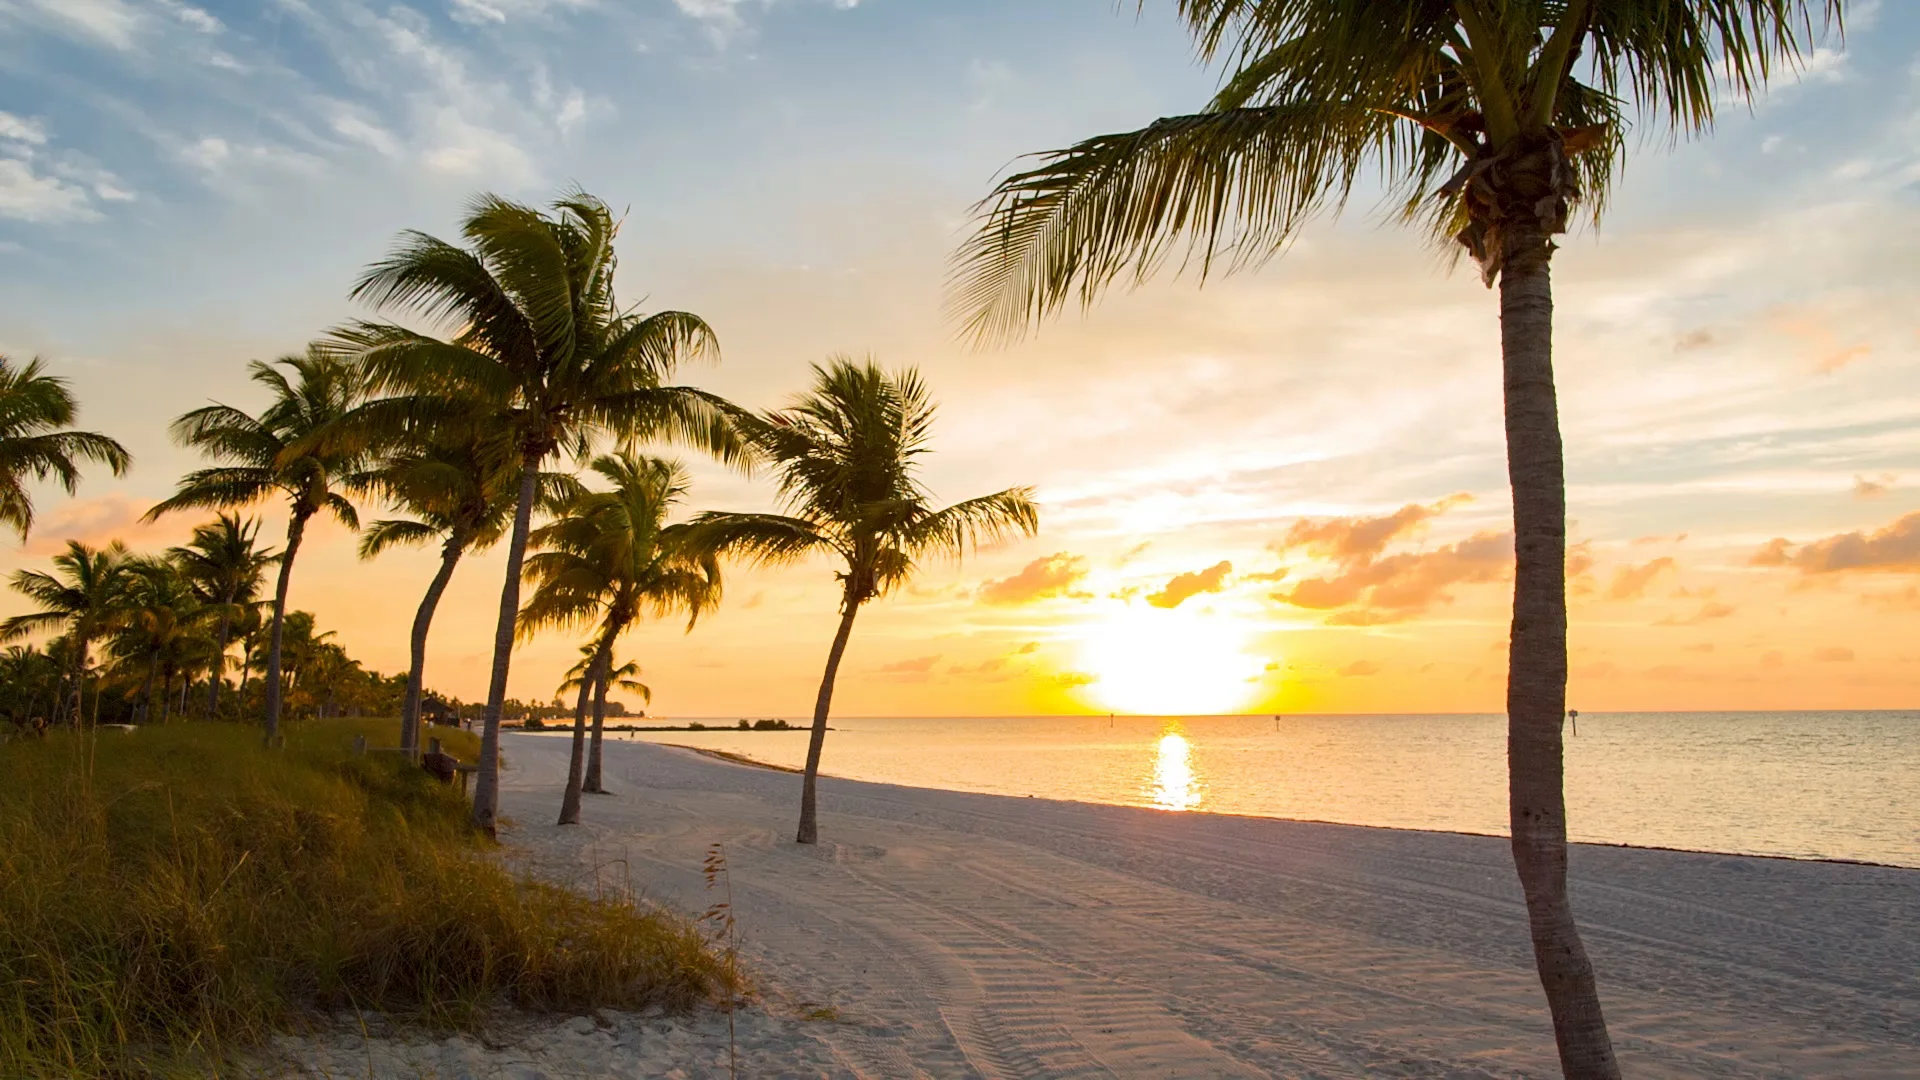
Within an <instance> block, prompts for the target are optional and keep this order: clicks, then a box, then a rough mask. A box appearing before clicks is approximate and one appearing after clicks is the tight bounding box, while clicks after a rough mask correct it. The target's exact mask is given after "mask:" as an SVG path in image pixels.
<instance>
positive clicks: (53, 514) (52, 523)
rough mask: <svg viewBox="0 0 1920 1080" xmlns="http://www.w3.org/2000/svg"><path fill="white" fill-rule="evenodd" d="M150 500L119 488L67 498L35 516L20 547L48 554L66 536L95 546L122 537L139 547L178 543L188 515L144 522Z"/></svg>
mask: <svg viewBox="0 0 1920 1080" xmlns="http://www.w3.org/2000/svg"><path fill="white" fill-rule="evenodd" d="M152 505H153V502H152V500H149V499H136V498H134V497H133V496H131V495H128V494H127V493H126V492H123V491H114V492H109V493H107V494H105V495H97V496H94V497H91V498H84V499H68V500H66V501H65V502H62V503H60V504H59V505H57V506H55V507H54V508H53V509H51V510H49V511H47V512H46V513H43V514H41V515H40V516H39V520H37V521H35V522H34V524H33V535H32V537H31V538H30V539H29V540H28V541H27V543H26V546H25V547H23V548H21V549H20V550H21V553H22V554H25V555H41V556H44V555H52V554H55V553H56V552H60V551H64V550H66V547H67V541H68V540H78V541H80V542H81V543H84V544H92V545H94V546H96V547H98V546H101V545H104V544H110V543H112V542H113V541H115V540H125V541H126V542H127V543H129V544H131V545H133V546H135V547H139V548H152V547H155V546H161V545H165V544H171V543H178V542H180V541H183V540H185V539H186V538H187V536H188V535H189V534H190V533H191V532H192V524H193V523H192V521H191V520H190V519H189V517H188V515H185V514H173V515H170V516H168V517H165V518H162V519H160V520H159V521H157V522H154V523H152V524H148V523H146V522H143V521H141V520H140V516H141V515H142V514H145V513H146V512H147V508H148V507H150V506H152Z"/></svg>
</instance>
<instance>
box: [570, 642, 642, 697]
mask: <svg viewBox="0 0 1920 1080" xmlns="http://www.w3.org/2000/svg"><path fill="white" fill-rule="evenodd" d="M599 651H600V647H599V645H598V644H597V643H594V642H588V643H587V644H585V645H582V646H580V661H579V663H576V664H574V665H573V666H572V667H570V668H568V669H567V672H566V675H565V677H564V678H563V679H562V681H561V683H560V686H559V688H558V689H557V690H556V691H555V692H556V693H558V694H560V695H562V696H564V695H565V694H566V692H567V691H569V690H578V689H580V686H581V684H582V683H583V682H584V681H585V679H586V677H587V668H588V667H590V666H592V664H593V659H594V657H595V656H596V655H597V654H598V653H599ZM642 674H643V672H642V671H641V670H640V661H638V660H627V661H624V662H623V661H621V660H620V659H619V658H618V657H616V656H608V657H607V672H606V676H607V677H606V679H605V680H603V681H604V682H606V684H607V686H608V688H609V689H612V688H615V687H618V688H619V689H621V690H624V691H626V692H627V693H629V694H633V695H635V696H637V697H639V699H640V700H641V701H644V702H647V703H649V704H651V703H652V702H653V687H651V686H648V685H647V684H646V683H643V682H641V681H640V676H641V675H642ZM559 700H560V699H555V704H558V703H559Z"/></svg>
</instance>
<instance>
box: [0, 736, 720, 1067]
mask: <svg viewBox="0 0 1920 1080" xmlns="http://www.w3.org/2000/svg"><path fill="white" fill-rule="evenodd" d="M397 731H398V725H397V724H396V723H395V722H394V721H390V720H389V721H379V720H330V721H315V722H307V723H303V724H294V725H290V726H289V728H288V729H287V733H286V734H287V739H286V746H285V748H284V749H283V750H277V751H276V750H269V749H266V748H265V747H263V746H262V745H261V740H260V736H259V732H258V731H257V729H254V728H251V727H241V726H236V725H230V724H198V723H196V724H176V725H171V726H158V727H149V728H143V729H141V730H139V731H136V732H131V733H126V732H120V731H114V730H105V731H101V732H98V733H83V734H69V733H56V734H53V735H50V736H49V737H47V738H46V739H45V740H31V741H20V742H14V743H11V744H6V745H0V777H4V778H5V779H4V782H0V1076H6V1077H10V1078H11V1077H21V1078H35V1080H38V1078H43V1077H45V1078H50V1077H113V1078H120V1077H176V1076H179V1077H184V1076H205V1075H222V1074H228V1075H230V1074H232V1071H233V1067H234V1062H235V1061H236V1060H239V1057H238V1056H239V1055H243V1054H244V1053H245V1052H246V1051H247V1050H248V1049H250V1048H252V1047H255V1046H257V1045H259V1044H260V1042H261V1041H262V1040H263V1039H265V1038H266V1037H267V1036H268V1035H270V1034H272V1033H273V1032H275V1031H284V1030H299V1029H302V1028H304V1027H307V1026H310V1025H317V1024H324V1023H327V1022H329V1020H330V1018H331V1017H333V1016H336V1015H338V1014H340V1013H342V1012H360V1013H363V1014H364V1013H375V1014H378V1015H380V1016H383V1017H387V1018H393V1019H400V1020H403V1021H408V1022H417V1023H420V1024H424V1025H428V1026H431V1027H435V1028H443V1029H445V1028H472V1027H475V1026H478V1025H480V1024H481V1023H482V1022H483V1021H484V1020H485V1019H486V1017H487V1016H488V1015H489V1014H490V1013H492V1012H493V1011H494V1010H495V1009H497V1008H500V1007H505V1006H512V1007H518V1008H521V1009H529V1010H539V1011H561V1010H582V1011H584V1010H587V1009H592V1008H597V1007H613V1008H642V1007H646V1006H649V1005H661V1006H664V1007H666V1008H669V1009H682V1008H689V1007H692V1006H694V1005H696V1004H698V1003H701V1002H703V1001H712V1000H716V999H724V997H725V995H726V994H727V993H728V988H729V974H728V971H727V969H726V966H725V964H724V962H723V961H722V960H720V959H719V958H717V957H716V956H715V955H714V954H713V952H712V951H710V950H709V949H708V948H707V946H706V945H705V944H704V942H703V940H702V937H701V935H700V933H699V931H698V929H697V927H696V926H695V925H694V924H693V923H692V922H691V921H689V920H687V919H685V918H683V917H680V916H677V915H674V914H670V913H666V912H662V911H657V910H652V909H648V908H643V907H638V906H635V905H634V904H632V903H630V902H629V901H628V900H627V899H625V898H621V897H617V896H595V897H589V896H582V895H579V894H576V893H574V892H570V891H568V890H566V889H562V888H559V887H556V886H553V885H550V884H543V883H540V882H536V881H531V880H525V879H520V878H516V877H515V876H514V875H513V874H512V873H510V872H509V871H508V870H507V869H505V868H504V867H502V866H501V865H500V864H499V863H498V861H497V860H495V859H494V858H493V857H492V856H491V854H490V851H489V848H490V845H489V844H488V843H487V842H485V841H483V840H481V839H479V838H478V836H477V835H476V834H475V833H474V832H473V831H472V830H471V829H470V828H469V827H468V825H467V818H468V810H467V807H466V805H465V802H464V800H463V799H462V797H461V795H460V793H459V790H458V788H457V787H450V786H447V785H442V784H439V783H436V782H435V781H434V780H433V779H432V778H431V777H429V776H427V775H426V774H425V773H424V772H423V771H422V770H420V769H419V768H417V767H413V766H409V765H408V764H407V763H406V762H405V760H404V759H403V758H402V757H401V756H400V755H398V754H380V753H372V754H357V753H354V752H353V751H352V749H351V745H352V742H353V738H354V736H356V735H365V736H367V737H368V741H369V745H371V746H374V747H379V746H383V745H385V746H391V745H394V743H395V742H396V741H397V740H396V738H395V736H396V735H397ZM436 734H439V735H440V737H441V738H442V739H443V740H444V741H445V743H446V744H447V748H448V750H449V751H450V752H452V753H455V754H456V755H457V756H460V757H462V758H463V759H469V760H470V759H471V758H472V757H473V756H474V752H475V750H476V748H477V747H476V745H474V743H475V740H473V737H472V736H471V735H469V734H467V733H464V732H457V731H452V730H446V731H440V732H436Z"/></svg>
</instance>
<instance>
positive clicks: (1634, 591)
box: [1607, 556, 1677, 600]
mask: <svg viewBox="0 0 1920 1080" xmlns="http://www.w3.org/2000/svg"><path fill="white" fill-rule="evenodd" d="M1676 565H1677V564H1676V563H1675V562H1674V561H1673V559H1672V558H1670V557H1666V556H1662V557H1660V558H1658V559H1655V560H1653V561H1652V562H1650V563H1647V564H1646V565H1645V566H1623V567H1621V568H1620V572H1619V573H1617V574H1615V575H1614V576H1613V584H1612V585H1609V586H1607V597H1608V598H1609V599H1613V600H1638V599H1640V598H1641V597H1642V596H1645V595H1646V594H1647V586H1649V585H1651V584H1653V580H1654V579H1655V578H1657V577H1659V576H1660V575H1661V574H1663V573H1666V572H1667V571H1669V570H1672V569H1674V568H1675V566H1676Z"/></svg>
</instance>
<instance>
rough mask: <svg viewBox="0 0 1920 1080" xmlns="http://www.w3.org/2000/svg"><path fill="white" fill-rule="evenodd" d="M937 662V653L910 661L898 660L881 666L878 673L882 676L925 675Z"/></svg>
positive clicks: (938, 657)
mask: <svg viewBox="0 0 1920 1080" xmlns="http://www.w3.org/2000/svg"><path fill="white" fill-rule="evenodd" d="M939 662H940V654H939V653H935V654H934V655H932V656H916V657H914V658H913V659H911V660H898V661H895V662H894V663H891V664H882V665H880V673H881V674H883V675H925V674H926V673H927V672H929V671H932V670H933V665H935V664H937V663H939Z"/></svg>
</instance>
